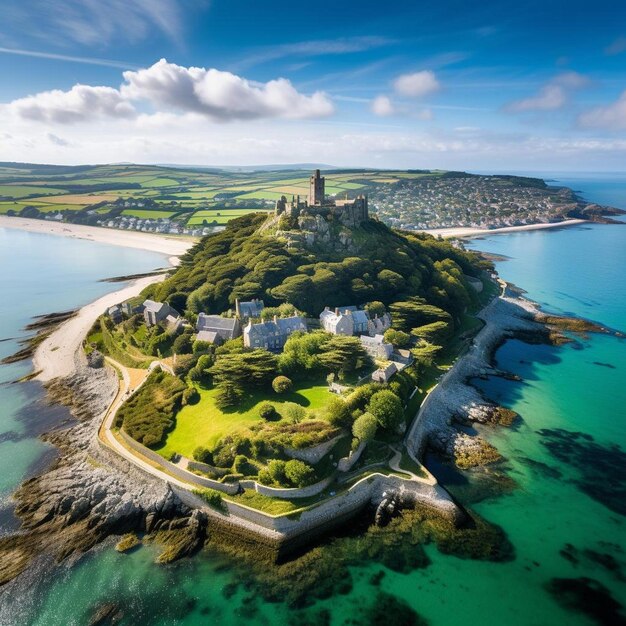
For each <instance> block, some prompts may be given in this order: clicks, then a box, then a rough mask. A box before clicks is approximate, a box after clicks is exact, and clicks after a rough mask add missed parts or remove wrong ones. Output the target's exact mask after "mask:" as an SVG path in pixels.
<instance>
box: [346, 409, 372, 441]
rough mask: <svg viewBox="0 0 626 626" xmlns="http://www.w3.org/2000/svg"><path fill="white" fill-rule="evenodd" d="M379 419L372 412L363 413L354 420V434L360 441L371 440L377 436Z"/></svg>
mask: <svg viewBox="0 0 626 626" xmlns="http://www.w3.org/2000/svg"><path fill="white" fill-rule="evenodd" d="M377 428H378V420H377V419H376V417H374V415H372V414H371V413H363V415H361V416H359V417H357V418H356V420H354V424H352V435H353V436H354V437H356V438H357V439H358V440H359V443H364V442H367V441H371V440H372V439H374V437H375V436H376V429H377Z"/></svg>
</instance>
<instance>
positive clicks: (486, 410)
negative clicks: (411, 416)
mask: <svg viewBox="0 0 626 626" xmlns="http://www.w3.org/2000/svg"><path fill="white" fill-rule="evenodd" d="M500 283H501V285H502V287H503V295H501V296H500V297H496V298H494V299H493V300H492V301H491V302H490V303H489V304H488V305H487V306H486V307H485V308H484V309H483V310H482V311H481V312H480V313H479V314H478V317H479V318H480V319H481V320H482V321H483V323H484V326H483V328H482V329H481V330H480V331H479V332H478V334H477V335H476V336H475V337H474V340H473V341H472V344H471V346H470V347H469V349H468V351H467V352H466V353H465V354H463V355H462V356H461V357H459V359H458V360H457V361H456V363H455V364H454V366H453V367H452V368H451V369H450V370H449V371H448V372H446V374H445V375H444V376H443V377H442V379H441V380H440V382H439V384H438V385H437V386H436V387H435V388H434V389H433V390H432V391H431V393H430V394H429V395H428V396H427V397H426V399H425V400H424V402H423V404H422V406H421V408H420V410H419V412H418V415H417V417H416V419H415V421H414V422H413V424H412V426H411V429H410V430H409V432H408V434H407V437H406V444H407V449H408V450H409V451H410V452H411V453H412V454H413V455H414V456H415V457H416V458H422V457H423V456H424V454H425V452H426V450H427V449H429V450H431V451H434V452H435V453H436V454H438V455H439V456H441V457H443V458H444V459H446V460H449V461H452V462H453V463H454V464H455V465H456V466H457V467H458V468H459V469H469V468H472V467H477V466H482V465H489V464H492V463H496V462H498V461H501V460H503V457H502V456H501V455H500V454H499V452H498V451H497V450H496V448H495V447H494V446H493V445H491V444H490V443H489V442H488V441H486V440H485V439H483V438H482V437H481V436H480V435H478V434H473V433H472V434H469V433H468V432H466V430H467V429H466V428H464V427H467V426H472V425H475V424H481V425H492V426H493V425H503V426H510V425H512V424H513V423H514V422H515V421H516V420H517V419H519V416H518V415H517V414H516V413H515V412H514V411H511V410H509V409H505V408H504V407H500V406H498V405H496V404H494V403H493V402H491V401H490V400H488V399H487V398H485V397H484V396H483V394H482V393H481V392H480V391H479V390H478V389H477V388H476V387H475V386H473V385H472V382H471V381H472V379H476V378H487V377H490V376H500V377H504V378H509V379H517V377H516V376H515V375H514V374H511V373H510V372H505V371H501V370H499V369H498V368H497V367H496V366H495V364H494V359H495V353H496V351H497V350H498V348H499V347H500V346H502V344H503V343H505V342H506V341H507V340H509V339H520V340H522V341H525V342H527V343H545V344H550V345H562V344H564V343H569V342H571V341H574V339H573V337H572V335H573V334H580V335H582V336H585V335H586V334H587V333H590V332H596V333H611V334H616V335H620V333H617V332H615V331H612V330H610V329H607V328H605V327H603V326H600V325H598V324H596V323H594V322H591V321H588V320H584V319H580V318H572V317H564V316H558V315H549V314H546V313H544V312H542V311H541V310H540V309H539V307H538V305H536V304H535V303H533V302H531V301H530V300H527V299H526V298H524V297H522V296H521V294H520V291H519V290H518V289H516V288H515V287H512V286H510V285H507V284H506V283H504V282H503V281H500Z"/></svg>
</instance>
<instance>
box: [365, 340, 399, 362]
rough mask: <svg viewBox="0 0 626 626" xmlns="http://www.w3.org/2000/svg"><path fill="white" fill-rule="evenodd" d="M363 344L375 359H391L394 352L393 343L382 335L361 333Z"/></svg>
mask: <svg viewBox="0 0 626 626" xmlns="http://www.w3.org/2000/svg"><path fill="white" fill-rule="evenodd" d="M360 339H361V344H362V345H363V347H364V348H365V351H366V352H367V353H368V354H369V355H370V356H371V357H372V358H373V359H384V360H389V359H390V358H391V355H392V353H393V345H391V344H390V343H387V342H385V340H384V338H383V336H382V335H375V336H374V337H370V336H369V335H361V337H360Z"/></svg>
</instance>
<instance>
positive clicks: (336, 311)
mask: <svg viewBox="0 0 626 626" xmlns="http://www.w3.org/2000/svg"><path fill="white" fill-rule="evenodd" d="M335 315H336V316H337V317H339V315H340V314H339V307H337V308H336V309H335Z"/></svg>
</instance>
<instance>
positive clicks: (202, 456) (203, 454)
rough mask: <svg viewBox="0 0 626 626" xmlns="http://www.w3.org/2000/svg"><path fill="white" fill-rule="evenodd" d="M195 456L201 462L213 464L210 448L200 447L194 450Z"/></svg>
mask: <svg viewBox="0 0 626 626" xmlns="http://www.w3.org/2000/svg"><path fill="white" fill-rule="evenodd" d="M193 458H194V459H195V460H196V461H198V462H199V463H206V464H207V465H213V455H212V454H211V451H210V450H209V449H208V448H205V447H202V446H200V447H198V448H196V449H195V450H194V451H193Z"/></svg>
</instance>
